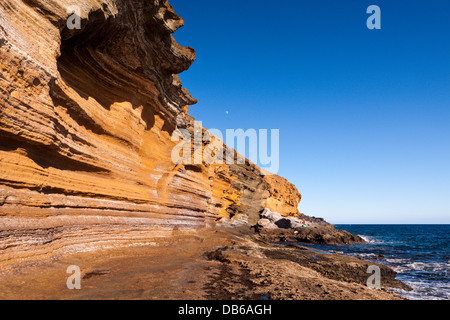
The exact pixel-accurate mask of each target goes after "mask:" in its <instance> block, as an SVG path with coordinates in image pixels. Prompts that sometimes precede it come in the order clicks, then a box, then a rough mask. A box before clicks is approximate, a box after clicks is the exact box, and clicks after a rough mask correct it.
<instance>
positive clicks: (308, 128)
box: [170, 0, 450, 224]
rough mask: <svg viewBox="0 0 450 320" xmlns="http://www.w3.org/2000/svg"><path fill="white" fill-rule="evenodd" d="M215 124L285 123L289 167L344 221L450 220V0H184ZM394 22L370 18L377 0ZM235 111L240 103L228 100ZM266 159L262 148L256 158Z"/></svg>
mask: <svg viewBox="0 0 450 320" xmlns="http://www.w3.org/2000/svg"><path fill="white" fill-rule="evenodd" d="M170 3H171V4H172V6H173V7H174V8H175V11H176V12H177V13H178V14H179V15H180V16H182V17H183V18H184V20H185V22H186V24H185V26H184V27H183V28H181V29H179V30H178V31H177V32H176V33H175V35H174V36H175V38H176V39H177V41H178V42H179V43H180V44H181V45H184V46H191V47H193V48H194V49H195V50H196V51H197V61H196V62H195V63H194V64H193V65H192V67H191V68H190V69H189V70H188V71H187V72H184V73H182V74H181V78H182V81H183V85H184V87H186V88H187V89H188V90H189V91H190V92H191V94H192V95H193V96H194V97H195V98H197V99H198V100H199V103H198V104H197V105H195V106H192V107H191V108H190V114H191V115H192V116H194V117H195V118H196V119H197V120H199V121H202V122H203V125H204V127H205V128H208V129H209V128H217V129H220V130H222V131H225V129H238V128H242V129H244V130H247V129H250V128H254V129H280V170H279V172H278V173H279V174H280V175H281V176H283V177H285V178H287V179H288V180H289V181H291V182H292V183H294V184H295V185H296V186H297V187H298V189H299V190H300V192H301V193H302V195H303V200H302V203H301V204H300V207H299V209H300V211H301V212H304V213H305V214H308V215H313V216H318V217H324V218H325V219H326V220H328V221H330V222H332V223H336V224H338V223H450V18H449V12H450V1H448V0H445V1H438V0H433V1H424V0H420V1H417V0H410V1H401V0H389V1H384V0H371V1H365V0H342V1H331V0H327V1H324V0H314V1H300V0H285V1H283V2H278V1H267V0H258V1H256V0H242V1H229V0H228V1H225V0H214V1H206V0H195V1H194V0H191V1H186V0H171V1H170ZM373 4H374V5H378V6H379V7H380V8H381V30H369V29H368V28H367V27H366V20H367V18H368V17H369V14H367V13H366V10H367V7H368V6H369V5H373ZM227 112H228V113H227ZM252 160H253V159H252Z"/></svg>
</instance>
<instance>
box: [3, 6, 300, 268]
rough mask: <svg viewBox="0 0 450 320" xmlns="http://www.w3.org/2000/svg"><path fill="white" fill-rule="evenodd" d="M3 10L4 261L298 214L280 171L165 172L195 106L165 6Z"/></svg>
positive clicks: (171, 167) (184, 52) (187, 54)
mask: <svg viewBox="0 0 450 320" xmlns="http://www.w3.org/2000/svg"><path fill="white" fill-rule="evenodd" d="M72 4H74V3H73V1H71V0H3V1H1V2H0V161H1V165H0V265H1V266H2V267H3V268H2V270H7V268H8V267H10V266H13V265H16V264H17V263H20V262H32V261H42V260H44V259H49V258H52V257H54V256H57V255H60V254H63V253H67V252H83V251H92V250H95V249H99V248H110V247H116V246H117V247H118V246H129V245H135V244H145V243H146V242H149V241H154V240H155V239H156V238H160V237H166V236H168V235H170V234H171V232H172V231H173V230H175V229H177V230H190V229H199V228H204V227H207V226H212V225H214V224H215V222H216V220H217V219H219V218H230V217H233V216H236V215H240V214H245V215H246V216H247V217H248V220H249V222H250V223H252V222H255V221H256V220H257V219H258V213H259V212H260V211H261V210H262V209H263V208H265V207H267V208H269V209H270V210H273V211H277V212H280V213H281V214H283V215H287V216H293V215H297V214H298V210H297V206H298V204H299V202H300V199H301V196H300V194H299V193H298V191H297V189H296V188H295V186H293V185H292V184H290V183H289V182H287V181H286V180H285V179H283V178H281V177H279V176H264V175H263V174H262V172H261V169H260V168H258V167H256V166H255V165H253V164H251V163H250V162H248V161H247V162H246V164H244V165H207V164H202V165H195V166H192V165H175V164H174V163H173V162H172V161H171V151H172V149H173V147H174V146H175V142H172V141H171V135H172V132H173V131H174V130H175V129H176V128H186V129H189V130H191V131H192V130H193V126H194V120H193V119H192V118H191V117H190V116H189V115H188V114H187V112H186V110H187V108H186V106H188V105H192V104H194V103H195V102H196V100H195V99H194V98H192V97H191V95H190V94H189V93H188V92H187V90H186V89H184V88H182V86H181V82H180V79H179V77H178V76H177V74H178V73H180V72H183V71H185V70H187V69H188V68H189V66H190V65H191V64H192V62H193V61H194V60H195V52H194V50H193V49H192V48H188V47H182V46H180V45H178V44H177V42H176V41H175V39H174V38H173V36H172V33H173V32H175V31H176V30H177V29H178V28H179V27H181V26H182V25H183V23H184V21H183V20H182V19H181V18H180V17H179V16H177V15H176V14H175V13H174V11H173V9H172V7H171V6H170V5H169V4H168V2H167V1H161V0H145V1H144V0H109V1H106V0H77V1H76V3H75V4H76V5H78V6H80V9H81V18H82V24H81V25H82V28H81V29H80V30H69V29H68V28H67V23H66V22H67V19H68V18H69V16H70V14H68V13H67V8H68V7H69V6H70V5H72Z"/></svg>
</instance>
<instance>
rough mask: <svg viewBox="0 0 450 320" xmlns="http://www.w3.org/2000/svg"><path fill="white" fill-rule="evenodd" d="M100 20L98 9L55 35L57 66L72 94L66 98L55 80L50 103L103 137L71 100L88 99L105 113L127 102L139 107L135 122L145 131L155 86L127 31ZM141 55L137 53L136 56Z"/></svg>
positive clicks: (153, 107)
mask: <svg viewBox="0 0 450 320" xmlns="http://www.w3.org/2000/svg"><path fill="white" fill-rule="evenodd" d="M117 19H118V18H115V17H109V18H106V17H105V14H104V12H103V11H96V12H93V13H91V14H90V15H89V19H87V21H84V24H83V28H82V29H80V30H75V31H74V30H69V29H67V27H66V28H65V29H63V31H62V32H61V54H60V56H59V58H58V59H57V67H58V71H59V73H60V77H61V79H60V80H59V81H62V82H63V83H64V86H65V87H68V88H70V89H72V90H73V91H74V92H76V95H77V97H74V96H73V95H69V94H68V93H67V90H64V88H62V87H61V86H60V85H58V84H57V83H56V82H55V83H52V84H51V97H52V99H53V102H54V103H55V105H58V106H62V107H64V108H66V110H67V113H68V114H70V116H71V117H72V119H74V120H75V121H77V123H78V124H79V125H81V126H84V127H85V128H87V129H89V130H90V131H92V132H94V133H96V134H109V133H108V132H106V131H105V130H104V129H103V127H102V126H101V125H100V124H99V122H98V121H97V120H96V119H94V118H93V117H91V116H89V115H88V114H87V113H86V112H85V110H84V109H83V106H81V105H80V103H78V102H76V100H78V99H76V98H81V99H82V101H88V100H94V101H96V102H97V103H98V105H99V106H101V107H102V108H104V109H105V110H110V109H111V106H112V105H113V104H115V103H130V104H131V105H132V107H133V109H136V108H142V114H141V118H142V120H143V122H144V123H145V125H146V129H147V130H149V129H151V128H152V127H153V126H154V124H155V113H156V112H157V109H158V106H160V105H161V104H162V102H161V97H160V94H159V91H160V90H159V88H157V87H156V86H155V84H154V83H157V81H155V82H152V81H149V79H147V78H146V75H145V74H144V72H143V68H142V66H141V65H140V64H139V61H140V57H139V52H138V51H139V49H140V48H139V47H138V46H136V45H135V43H134V42H133V35H132V34H131V29H130V28H127V27H126V24H123V23H121V22H119V21H117ZM140 54H142V53H140Z"/></svg>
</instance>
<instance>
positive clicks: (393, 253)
mask: <svg viewBox="0 0 450 320" xmlns="http://www.w3.org/2000/svg"><path fill="white" fill-rule="evenodd" d="M336 228H337V229H340V230H345V231H348V232H350V233H353V234H357V235H359V236H361V237H362V238H363V239H365V240H366V241H367V243H364V244H352V245H340V246H333V245H316V244H315V245H311V247H314V248H316V249H319V250H323V251H328V252H334V251H338V252H340V253H343V254H345V255H350V256H356V257H361V258H363V259H365V260H373V261H376V262H378V263H384V264H387V265H389V266H392V267H393V268H394V270H395V271H396V272H397V273H398V275H397V279H398V280H401V281H403V282H404V283H406V284H408V285H409V286H410V287H411V288H412V289H413V290H412V291H405V290H394V291H395V292H396V293H397V294H399V295H401V296H403V297H405V298H408V299H411V300H450V281H449V276H450V225H336ZM302 245H304V244H302Z"/></svg>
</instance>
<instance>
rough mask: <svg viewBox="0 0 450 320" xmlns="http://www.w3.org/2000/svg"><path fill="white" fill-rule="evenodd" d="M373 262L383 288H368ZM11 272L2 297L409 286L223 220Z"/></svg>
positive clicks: (193, 295)
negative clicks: (70, 283)
mask: <svg viewBox="0 0 450 320" xmlns="http://www.w3.org/2000/svg"><path fill="white" fill-rule="evenodd" d="M374 264H376V265H378V266H379V267H380V269H381V279H382V283H381V284H382V287H383V288H382V289H381V290H371V289H369V288H368V287H367V286H366V281H367V278H368V277H369V276H370V275H369V274H367V273H366V270H367V267H368V266H369V265H374ZM69 265H78V266H79V267H80V269H81V272H82V280H81V290H68V289H67V287H66V279H67V277H68V275H67V273H66V268H67V266H69ZM16 270H20V271H16V272H14V273H8V274H3V275H0V285H1V287H2V288H5V290H2V291H1V292H0V299H77V300H78V299H80V300H90V299H138V300H161V299H162V300H260V299H264V300H267V299H269V300H403V298H402V297H400V296H398V295H397V294H395V293H393V292H391V291H390V289H389V288H402V289H407V287H406V286H405V285H404V284H403V283H402V282H400V281H398V280H396V279H395V276H396V273H395V272H394V271H393V270H392V269H391V268H389V267H387V266H384V265H382V264H378V263H373V262H367V261H364V260H361V259H358V258H353V257H348V256H343V255H340V254H325V253H322V252H318V251H315V250H311V249H308V248H306V247H303V246H299V245H292V244H291V245H286V244H273V243H270V242H267V241H266V240H264V238H263V237H261V235H259V234H257V233H255V232H254V230H252V229H250V228H249V227H248V226H247V227H245V226H241V227H237V228H236V226H230V225H227V224H221V225H218V226H217V227H216V228H210V229H204V230H200V231H198V232H182V231H176V232H174V233H173V234H172V236H171V237H169V238H164V239H160V240H159V241H158V242H154V243H152V244H147V245H143V246H134V247H126V248H111V249H109V250H99V251H92V252H83V253H81V252H79V253H73V254H66V255H63V256H59V257H54V258H53V259H51V260H49V261H47V262H46V263H42V264H40V265H34V266H28V267H26V268H17V269H16Z"/></svg>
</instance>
